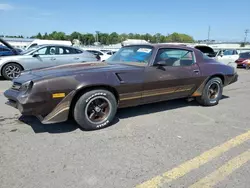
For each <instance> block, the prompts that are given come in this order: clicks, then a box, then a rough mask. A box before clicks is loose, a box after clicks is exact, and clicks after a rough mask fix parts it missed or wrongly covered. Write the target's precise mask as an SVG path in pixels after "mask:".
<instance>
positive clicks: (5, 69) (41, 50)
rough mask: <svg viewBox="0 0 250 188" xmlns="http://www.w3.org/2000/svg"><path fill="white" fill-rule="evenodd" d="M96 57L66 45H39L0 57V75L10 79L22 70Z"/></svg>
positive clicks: (84, 60) (77, 61)
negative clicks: (17, 53)
mask: <svg viewBox="0 0 250 188" xmlns="http://www.w3.org/2000/svg"><path fill="white" fill-rule="evenodd" d="M92 61H97V58H96V56H95V55H93V54H92V53H89V52H87V51H84V50H82V49H79V48H76V47H72V46H66V45H52V44H50V45H40V46H36V47H34V48H32V49H30V50H27V51H24V52H22V53H21V54H20V55H15V56H8V57H1V58H0V70H1V71H0V76H3V77H4V78H5V79H8V80H12V79H13V78H16V77H18V76H19V75H20V73H21V72H22V71H23V70H31V69H37V68H45V67H52V66H57V65H64V64H69V63H80V62H83V63H84V62H92Z"/></svg>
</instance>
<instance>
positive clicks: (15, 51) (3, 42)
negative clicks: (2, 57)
mask: <svg viewBox="0 0 250 188" xmlns="http://www.w3.org/2000/svg"><path fill="white" fill-rule="evenodd" d="M0 43H2V44H3V45H5V46H6V47H7V48H9V49H11V50H12V51H13V52H14V54H15V55H18V54H19V52H18V51H17V50H16V49H15V48H13V46H11V45H10V44H9V43H8V42H7V41H5V40H3V39H2V38H0Z"/></svg>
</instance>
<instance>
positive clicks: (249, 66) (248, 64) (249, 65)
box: [242, 58, 250, 70]
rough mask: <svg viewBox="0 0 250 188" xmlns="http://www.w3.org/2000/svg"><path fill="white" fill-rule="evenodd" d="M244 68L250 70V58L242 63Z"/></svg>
mask: <svg viewBox="0 0 250 188" xmlns="http://www.w3.org/2000/svg"><path fill="white" fill-rule="evenodd" d="M242 66H243V67H245V69H247V70H249V69H250V58H249V59H246V60H244V61H243V62H242Z"/></svg>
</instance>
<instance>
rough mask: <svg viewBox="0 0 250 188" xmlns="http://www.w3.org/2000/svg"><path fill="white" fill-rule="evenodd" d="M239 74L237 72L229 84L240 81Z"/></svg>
mask: <svg viewBox="0 0 250 188" xmlns="http://www.w3.org/2000/svg"><path fill="white" fill-rule="evenodd" d="M238 78H239V75H238V74H237V73H235V74H234V76H233V78H232V80H231V81H230V82H229V84H232V83H235V82H237V81H238Z"/></svg>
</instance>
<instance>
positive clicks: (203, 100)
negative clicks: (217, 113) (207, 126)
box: [196, 77, 223, 106]
mask: <svg viewBox="0 0 250 188" xmlns="http://www.w3.org/2000/svg"><path fill="white" fill-rule="evenodd" d="M222 92H223V83H222V80H221V79H220V78H219V77H214V78H212V79H210V80H209V81H208V82H207V83H206V85H205V87H204V89H203V91H202V95H201V96H200V97H197V98H196V100H197V101H198V103H200V104H201V105H204V106H214V105H217V104H218V103H219V100H220V99H221V97H222Z"/></svg>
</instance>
